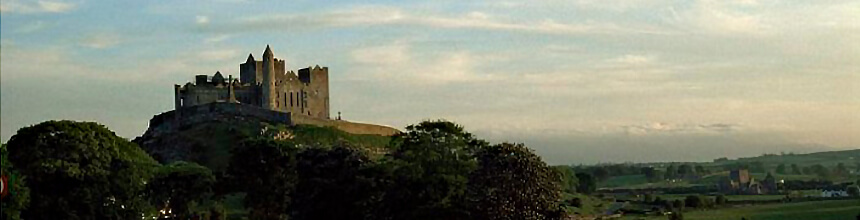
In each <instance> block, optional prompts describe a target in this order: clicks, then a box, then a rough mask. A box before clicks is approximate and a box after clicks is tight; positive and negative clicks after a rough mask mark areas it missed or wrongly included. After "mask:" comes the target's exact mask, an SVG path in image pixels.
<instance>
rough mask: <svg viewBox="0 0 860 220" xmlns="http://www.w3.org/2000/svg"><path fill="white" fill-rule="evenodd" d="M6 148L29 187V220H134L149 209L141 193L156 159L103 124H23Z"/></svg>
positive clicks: (70, 122)
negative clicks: (24, 125) (27, 125)
mask: <svg viewBox="0 0 860 220" xmlns="http://www.w3.org/2000/svg"><path fill="white" fill-rule="evenodd" d="M8 151H9V161H11V162H12V164H14V166H15V167H16V168H17V170H18V171H19V172H20V173H21V175H23V176H24V177H25V178H26V179H27V186H28V187H29V188H30V190H31V192H30V196H31V200H30V201H31V202H30V207H29V209H28V210H27V211H25V212H24V213H23V216H24V217H25V218H26V219H132V218H140V215H141V213H144V212H147V211H151V206H149V205H148V203H147V201H146V199H145V198H144V196H143V193H141V192H142V191H143V190H144V187H145V183H146V181H147V180H148V179H149V177H150V176H151V175H152V172H153V171H154V170H155V168H156V167H157V166H158V164H157V163H156V162H155V161H154V160H152V158H150V157H149V156H148V155H147V154H146V153H144V152H143V151H142V150H141V149H140V148H138V147H137V145H135V144H133V143H131V142H129V141H128V140H126V139H123V138H121V137H118V136H116V134H114V133H113V132H112V131H110V130H108V129H107V128H106V127H104V126H102V125H100V124H97V123H92V122H74V121H47V122H43V123H40V124H37V125H34V126H30V127H25V128H22V129H20V130H18V133H17V134H15V135H14V136H12V138H11V139H10V140H9V142H8Z"/></svg>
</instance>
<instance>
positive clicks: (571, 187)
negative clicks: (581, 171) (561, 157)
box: [552, 165, 579, 194]
mask: <svg viewBox="0 0 860 220" xmlns="http://www.w3.org/2000/svg"><path fill="white" fill-rule="evenodd" d="M552 168H553V169H554V170H555V171H556V173H557V174H558V175H559V178H560V179H561V180H560V182H559V184H560V185H561V189H562V191H564V192H566V193H571V194H573V193H576V188H577V187H578V186H579V180H578V179H576V173H575V172H574V171H573V169H572V168H570V166H565V165H562V166H553V167H552Z"/></svg>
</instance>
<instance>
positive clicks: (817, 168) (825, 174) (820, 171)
mask: <svg viewBox="0 0 860 220" xmlns="http://www.w3.org/2000/svg"><path fill="white" fill-rule="evenodd" d="M810 169H811V171H812V173H813V174H815V175H818V177H821V178H822V179H827V178H830V177H831V175H832V173H831V172H830V169H827V167H825V166H823V165H821V164H816V165H813V166H812V168H810Z"/></svg>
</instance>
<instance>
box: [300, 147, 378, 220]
mask: <svg viewBox="0 0 860 220" xmlns="http://www.w3.org/2000/svg"><path fill="white" fill-rule="evenodd" d="M296 160H297V166H296V168H297V169H298V175H299V181H298V184H297V185H296V190H295V192H294V193H293V200H292V204H293V205H292V206H291V210H292V214H291V219H294V220H302V219H376V218H379V217H377V216H375V212H376V211H378V210H379V209H378V208H379V207H377V205H378V204H379V202H380V201H378V200H379V198H381V196H382V193H383V190H384V189H382V188H381V187H382V185H381V184H378V183H379V180H378V179H377V178H381V177H384V174H383V173H382V170H381V169H380V168H379V167H377V166H376V165H375V164H374V163H372V161H371V160H370V158H368V156H367V155H366V153H364V151H362V150H360V149H357V148H354V147H351V146H348V145H346V144H338V145H335V146H333V147H331V148H322V147H312V148H307V149H304V150H303V151H301V152H300V153H299V154H298V155H297V156H296Z"/></svg>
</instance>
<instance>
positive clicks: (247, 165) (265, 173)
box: [227, 139, 298, 220]
mask: <svg viewBox="0 0 860 220" xmlns="http://www.w3.org/2000/svg"><path fill="white" fill-rule="evenodd" d="M297 151H298V150H297V148H296V147H295V146H293V145H292V144H289V143H285V142H280V141H275V140H272V139H249V140H245V141H242V142H241V143H240V144H239V147H237V148H235V149H234V150H233V156H232V157H231V159H230V166H229V167H228V169H227V174H228V177H227V178H228V179H229V180H228V181H229V184H230V186H231V188H233V190H235V192H244V193H246V196H245V201H244V202H245V207H248V208H249V209H250V216H251V219H261V220H283V219H287V217H288V214H289V207H290V205H291V204H292V199H291V195H292V193H293V192H294V190H295V184H296V182H298V174H297V173H296V158H295V155H296V152H297Z"/></svg>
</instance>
